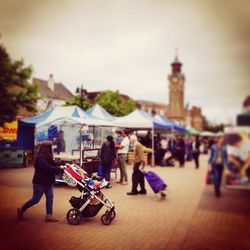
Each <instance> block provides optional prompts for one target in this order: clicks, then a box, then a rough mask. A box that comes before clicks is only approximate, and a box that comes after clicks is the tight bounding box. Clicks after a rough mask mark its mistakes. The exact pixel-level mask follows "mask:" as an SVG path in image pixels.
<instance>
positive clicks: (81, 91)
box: [76, 85, 87, 109]
mask: <svg viewBox="0 0 250 250" xmlns="http://www.w3.org/2000/svg"><path fill="white" fill-rule="evenodd" d="M76 93H77V94H80V108H81V109H83V98H84V97H85V95H86V93H87V91H86V89H84V88H83V85H81V87H80V88H79V87H77V88H76Z"/></svg>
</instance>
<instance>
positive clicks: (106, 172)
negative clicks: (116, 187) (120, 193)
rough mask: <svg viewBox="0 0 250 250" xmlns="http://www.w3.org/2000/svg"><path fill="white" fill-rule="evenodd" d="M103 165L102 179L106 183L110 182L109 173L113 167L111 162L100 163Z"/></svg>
mask: <svg viewBox="0 0 250 250" xmlns="http://www.w3.org/2000/svg"><path fill="white" fill-rule="evenodd" d="M102 165H103V177H104V178H105V180H106V181H110V173H111V168H112V165H113V161H111V162H108V163H106V162H105V163H102Z"/></svg>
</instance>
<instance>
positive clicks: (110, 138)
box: [107, 135, 115, 149]
mask: <svg viewBox="0 0 250 250" xmlns="http://www.w3.org/2000/svg"><path fill="white" fill-rule="evenodd" d="M107 141H108V142H109V143H110V147H111V148H112V149H115V143H114V138H113V136H111V135H108V136H107Z"/></svg>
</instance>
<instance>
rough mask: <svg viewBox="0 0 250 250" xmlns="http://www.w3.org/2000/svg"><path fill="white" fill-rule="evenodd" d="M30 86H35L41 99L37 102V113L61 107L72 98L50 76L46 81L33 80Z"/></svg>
mask: <svg viewBox="0 0 250 250" xmlns="http://www.w3.org/2000/svg"><path fill="white" fill-rule="evenodd" d="M32 84H37V85H38V89H39V93H40V96H41V99H40V100H38V102H37V109H38V112H39V113H41V112H45V111H47V110H48V109H50V108H54V107H56V106H62V105H64V104H65V101H68V100H70V99H72V98H73V96H74V95H73V94H72V93H71V92H70V91H69V90H68V89H67V88H66V87H65V86H64V85H63V84H62V83H57V82H55V80H54V77H53V75H52V74H50V76H49V79H48V80H42V79H39V78H33V81H32Z"/></svg>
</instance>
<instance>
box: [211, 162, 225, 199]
mask: <svg viewBox="0 0 250 250" xmlns="http://www.w3.org/2000/svg"><path fill="white" fill-rule="evenodd" d="M223 168H224V167H223V165H222V164H214V165H212V169H213V173H214V193H215V195H216V196H220V187H221V179H222V173H223Z"/></svg>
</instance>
